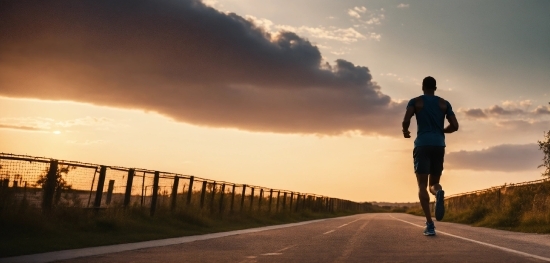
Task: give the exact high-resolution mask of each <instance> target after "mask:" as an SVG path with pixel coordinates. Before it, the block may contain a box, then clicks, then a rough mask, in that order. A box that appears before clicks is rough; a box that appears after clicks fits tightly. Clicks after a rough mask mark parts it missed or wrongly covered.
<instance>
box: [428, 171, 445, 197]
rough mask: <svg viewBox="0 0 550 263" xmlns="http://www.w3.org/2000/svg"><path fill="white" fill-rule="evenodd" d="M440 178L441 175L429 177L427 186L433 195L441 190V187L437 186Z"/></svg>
mask: <svg viewBox="0 0 550 263" xmlns="http://www.w3.org/2000/svg"><path fill="white" fill-rule="evenodd" d="M440 178H441V175H431V174H430V177H429V186H430V193H432V194H433V195H435V194H436V193H437V191H439V190H442V189H443V187H441V185H440V184H439V179H440Z"/></svg>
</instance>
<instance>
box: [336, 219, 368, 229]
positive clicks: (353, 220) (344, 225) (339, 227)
mask: <svg viewBox="0 0 550 263" xmlns="http://www.w3.org/2000/svg"><path fill="white" fill-rule="evenodd" d="M361 219H363V218H359V219H356V220H353V221H351V222H349V223H345V224H343V225H341V226H339V227H337V228H341V227H344V226H347V225H349V224H351V223H353V222H355V221H359V220H361Z"/></svg>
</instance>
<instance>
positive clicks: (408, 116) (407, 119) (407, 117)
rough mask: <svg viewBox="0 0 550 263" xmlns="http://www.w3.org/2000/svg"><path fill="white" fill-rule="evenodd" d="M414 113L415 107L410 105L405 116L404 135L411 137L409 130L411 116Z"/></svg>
mask: <svg viewBox="0 0 550 263" xmlns="http://www.w3.org/2000/svg"><path fill="white" fill-rule="evenodd" d="M413 115H414V107H408V108H407V111H406V112H405V117H403V124H402V127H403V130H402V131H403V137H405V138H411V132H410V131H409V126H410V125H411V118H412V116H413Z"/></svg>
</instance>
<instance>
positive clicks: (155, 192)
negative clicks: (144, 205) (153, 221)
mask: <svg viewBox="0 0 550 263" xmlns="http://www.w3.org/2000/svg"><path fill="white" fill-rule="evenodd" d="M159 179H160V172H159V171H155V177H154V178H153V196H151V216H153V215H155V211H156V210H157V198H158V193H159Z"/></svg>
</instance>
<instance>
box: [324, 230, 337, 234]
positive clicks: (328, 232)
mask: <svg viewBox="0 0 550 263" xmlns="http://www.w3.org/2000/svg"><path fill="white" fill-rule="evenodd" d="M334 231H335V230H334V229H333V230H330V231H327V232H325V233H323V235H326V234H330V233H332V232H334Z"/></svg>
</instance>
